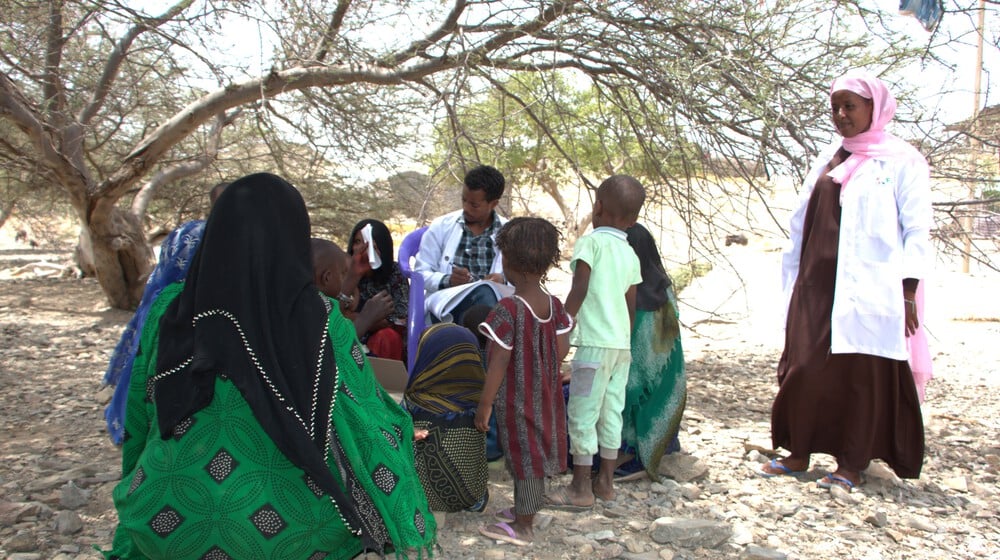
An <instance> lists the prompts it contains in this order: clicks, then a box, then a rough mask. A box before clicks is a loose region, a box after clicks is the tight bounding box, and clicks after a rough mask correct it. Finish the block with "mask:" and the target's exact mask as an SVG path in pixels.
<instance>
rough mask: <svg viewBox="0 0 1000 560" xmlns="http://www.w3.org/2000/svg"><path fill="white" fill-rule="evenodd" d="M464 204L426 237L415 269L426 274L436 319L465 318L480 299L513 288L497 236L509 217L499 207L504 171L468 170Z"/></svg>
mask: <svg viewBox="0 0 1000 560" xmlns="http://www.w3.org/2000/svg"><path fill="white" fill-rule="evenodd" d="M464 182H465V184H464V185H463V187H462V209H461V210H456V211H455V212H452V213H450V214H445V215H444V216H440V217H438V218H437V219H435V220H434V221H433V222H431V224H430V226H428V228H427V231H426V233H424V236H423V239H422V240H421V242H420V251H419V252H418V253H417V260H416V266H415V267H414V270H415V271H416V272H418V273H419V274H420V275H421V276H423V278H424V290H425V291H426V295H427V297H426V298H424V302H425V308H426V311H427V313H428V314H429V315H430V316H431V320H432V321H435V322H440V321H454V322H455V323H458V324H462V318H463V315H464V314H465V312H466V311H467V310H468V309H469V308H470V307H472V306H474V305H488V306H489V307H491V308H492V307H493V306H494V305H496V303H497V301H499V298H500V297H503V296H504V295H507V294H509V293H512V292H513V290H512V289H511V288H510V287H509V286H507V285H506V283H505V281H504V276H503V263H502V259H501V255H500V251H499V249H497V248H496V244H495V240H496V235H497V232H499V231H500V227H501V226H502V225H503V224H504V223H506V222H507V220H506V219H505V218H503V217H501V216H500V215H499V214H497V213H496V206H497V204H499V202H500V197H501V196H502V195H503V190H504V183H505V182H504V177H503V174H502V173H500V171H498V170H497V169H496V168H494V167H490V166H489V165H480V166H478V167H475V168H473V169H472V170H470V171H469V172H468V173H467V174H466V175H465V181H464Z"/></svg>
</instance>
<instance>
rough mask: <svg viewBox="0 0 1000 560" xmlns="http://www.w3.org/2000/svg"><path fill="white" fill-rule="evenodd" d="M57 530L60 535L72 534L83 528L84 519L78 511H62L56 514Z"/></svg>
mask: <svg viewBox="0 0 1000 560" xmlns="http://www.w3.org/2000/svg"><path fill="white" fill-rule="evenodd" d="M55 529H56V532H57V533H59V534H60V535H72V534H74V533H79V532H80V530H81V529H83V520H81V519H80V516H79V515H77V514H76V512H72V511H60V512H59V513H58V514H56V526H55Z"/></svg>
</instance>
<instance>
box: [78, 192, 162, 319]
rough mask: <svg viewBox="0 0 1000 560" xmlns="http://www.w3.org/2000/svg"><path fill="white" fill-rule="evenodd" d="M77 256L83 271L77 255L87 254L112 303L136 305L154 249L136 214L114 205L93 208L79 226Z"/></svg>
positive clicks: (132, 306)
mask: <svg viewBox="0 0 1000 560" xmlns="http://www.w3.org/2000/svg"><path fill="white" fill-rule="evenodd" d="M100 206H104V205H101V204H98V207H100ZM77 256H78V264H80V265H81V268H83V269H84V270H85V271H86V268H84V266H85V263H84V262H79V261H80V260H81V259H80V257H84V259H85V257H86V256H89V257H90V259H91V263H92V266H93V271H94V273H95V275H96V276H97V281H98V283H100V285H101V289H102V290H103V291H104V293H105V294H106V295H107V296H108V303H109V304H110V305H111V306H112V307H114V308H117V309H135V308H136V307H138V305H139V301H140V300H141V299H142V292H143V289H144V288H145V287H146V279H147V278H148V277H149V273H150V272H151V271H152V268H153V250H152V249H151V248H150V246H149V243H147V242H146V238H145V235H144V234H143V231H142V224H141V223H140V222H139V219H138V218H136V217H135V216H133V215H132V214H130V213H128V212H125V211H123V210H121V209H119V208H116V207H114V206H113V205H111V206H109V207H108V208H107V209H106V210H105V211H102V210H100V209H95V211H94V212H92V213H91V216H90V220H89V223H87V224H86V225H84V227H82V228H81V232H80V247H79V248H78V251H77Z"/></svg>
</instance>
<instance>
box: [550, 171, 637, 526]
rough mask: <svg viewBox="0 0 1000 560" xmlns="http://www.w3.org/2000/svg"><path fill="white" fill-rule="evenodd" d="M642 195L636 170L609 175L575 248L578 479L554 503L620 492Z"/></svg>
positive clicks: (571, 302) (572, 415)
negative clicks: (631, 236) (633, 233)
mask: <svg viewBox="0 0 1000 560" xmlns="http://www.w3.org/2000/svg"><path fill="white" fill-rule="evenodd" d="M645 199H646V191H645V190H644V189H643V187H642V185H641V184H640V183H639V181H637V180H636V179H635V178H633V177H629V176H627V175H614V176H611V177H609V178H607V179H605V180H604V182H603V183H601V185H600V186H599V187H598V188H597V196H596V198H595V200H594V210H593V222H592V224H593V226H594V230H593V231H592V232H591V233H589V234H587V235H585V236H583V237H581V238H580V239H578V240H577V242H576V246H575V247H574V249H573V259H572V260H571V261H570V269H571V270H572V271H573V283H572V287H571V288H570V292H569V295H568V296H567V297H566V311H567V312H568V313H569V314H570V315H571V316H575V317H576V323H577V326H576V329H574V331H573V333H572V334H571V336H570V343H571V344H572V345H573V346H575V347H576V354H575V355H574V358H573V362H572V379H571V380H570V385H569V393H570V396H569V403H568V405H567V414H568V416H569V424H568V428H569V440H570V453H572V455H573V480H572V482H571V483H570V485H569V486H568V487H567V488H565V489H562V490H559V491H557V492H555V493H553V494H552V495H550V496H549V505H551V506H554V507H559V506H563V507H570V508H573V507H589V506H592V505H593V504H594V496H595V495H596V496H597V497H599V498H601V499H603V500H613V499H614V496H615V490H614V472H615V466H616V462H617V459H618V449H619V447H621V435H622V410H623V408H624V406H625V385H626V384H627V382H628V371H629V365H630V364H631V362H632V355H631V350H630V347H631V346H630V345H631V340H630V337H631V332H632V321H633V320H634V318H635V292H636V285H637V284H639V283H640V282H642V274H641V273H640V269H639V259H638V257H636V255H635V251H633V250H632V247H631V246H630V245H629V244H628V240H627V238H626V235H625V229H627V228H628V227H630V226H631V225H633V224H634V223H635V222H636V220H637V219H638V217H639V210H640V209H641V208H642V204H643V202H644V201H645ZM594 454H599V455H600V472H599V473H598V475H597V478H596V479H595V480H594V481H593V483H591V471H592V467H593V461H594V460H593V457H594Z"/></svg>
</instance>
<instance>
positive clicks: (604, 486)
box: [594, 477, 615, 502]
mask: <svg viewBox="0 0 1000 560" xmlns="http://www.w3.org/2000/svg"><path fill="white" fill-rule="evenodd" d="M594 495H595V496H597V497H598V498H600V499H602V500H604V501H605V502H610V501H612V500H614V499H615V487H614V483H613V482H610V481H605V480H604V479H603V478H602V477H597V478H596V479H595V480H594Z"/></svg>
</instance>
